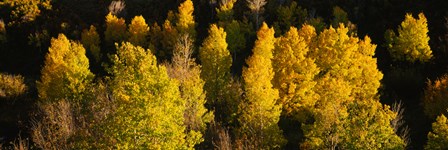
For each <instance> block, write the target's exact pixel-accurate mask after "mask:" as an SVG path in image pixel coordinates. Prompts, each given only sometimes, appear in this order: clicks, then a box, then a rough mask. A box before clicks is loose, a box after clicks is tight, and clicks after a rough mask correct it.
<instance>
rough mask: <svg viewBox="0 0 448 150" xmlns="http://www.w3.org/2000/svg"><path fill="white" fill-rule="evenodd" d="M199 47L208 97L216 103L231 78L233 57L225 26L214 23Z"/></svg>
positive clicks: (202, 74)
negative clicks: (228, 45)
mask: <svg viewBox="0 0 448 150" xmlns="http://www.w3.org/2000/svg"><path fill="white" fill-rule="evenodd" d="M208 33H209V35H208V37H207V38H205V40H204V42H203V43H202V46H201V47H200V49H199V58H200V61H201V64H202V69H203V70H202V72H201V77H202V79H204V80H205V87H204V89H205V91H206V92H207V99H208V100H210V101H211V102H212V103H214V102H215V101H216V100H217V98H218V96H219V95H220V90H221V89H222V88H223V87H224V85H225V84H226V82H227V81H229V79H230V66H231V65H232V58H231V56H230V53H229V50H227V43H226V33H225V32H224V29H223V28H220V27H218V26H216V24H212V25H211V26H210V28H209V30H208Z"/></svg>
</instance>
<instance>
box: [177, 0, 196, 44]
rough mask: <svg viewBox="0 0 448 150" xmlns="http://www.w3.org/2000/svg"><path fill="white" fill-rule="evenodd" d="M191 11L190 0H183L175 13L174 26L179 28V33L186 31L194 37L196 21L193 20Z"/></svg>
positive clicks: (192, 9) (191, 4) (191, 3)
mask: <svg viewBox="0 0 448 150" xmlns="http://www.w3.org/2000/svg"><path fill="white" fill-rule="evenodd" d="M193 12H194V6H193V2H192V1H191V0H185V1H184V2H183V3H181V4H180V6H179V8H178V13H177V14H176V17H177V22H176V27H177V29H178V30H179V33H181V34H186V33H188V34H189V35H190V36H191V37H193V39H194V38H195V37H196V30H195V27H196V23H195V21H194V16H193Z"/></svg>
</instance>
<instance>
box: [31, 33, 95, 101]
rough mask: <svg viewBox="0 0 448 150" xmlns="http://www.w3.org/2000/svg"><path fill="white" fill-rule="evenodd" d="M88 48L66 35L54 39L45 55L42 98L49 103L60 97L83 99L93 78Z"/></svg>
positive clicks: (38, 83) (41, 84) (40, 83)
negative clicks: (87, 55)
mask: <svg viewBox="0 0 448 150" xmlns="http://www.w3.org/2000/svg"><path fill="white" fill-rule="evenodd" d="M85 53H86V50H85V49H84V47H83V46H82V45H81V44H79V43H77V42H74V41H70V40H69V39H67V37H65V35H64V34H59V36H58V38H53V39H51V46H50V48H49V49H48V54H47V55H46V56H45V65H44V67H43V68H42V71H41V73H42V75H41V78H40V81H38V82H37V90H38V92H39V98H40V99H41V100H42V101H45V102H52V101H58V100H60V99H68V100H80V99H81V98H82V94H83V92H84V91H85V90H86V88H87V87H88V84H89V83H90V82H91V80H92V79H93V74H92V73H91V72H90V70H89V60H88V59H87V57H86V55H85Z"/></svg>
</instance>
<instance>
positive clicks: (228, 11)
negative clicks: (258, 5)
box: [216, 0, 236, 23]
mask: <svg viewBox="0 0 448 150" xmlns="http://www.w3.org/2000/svg"><path fill="white" fill-rule="evenodd" d="M235 2H236V0H223V1H220V3H219V8H216V16H217V17H218V20H219V21H220V22H223V23H228V22H231V21H233V19H234V17H233V14H234V11H233V6H234V4H235Z"/></svg>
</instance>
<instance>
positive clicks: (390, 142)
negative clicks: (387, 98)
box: [340, 99, 405, 149]
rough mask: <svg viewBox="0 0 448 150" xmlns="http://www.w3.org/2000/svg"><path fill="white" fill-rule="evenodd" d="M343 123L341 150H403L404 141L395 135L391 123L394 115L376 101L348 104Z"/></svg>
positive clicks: (367, 100) (385, 106) (357, 101)
mask: <svg viewBox="0 0 448 150" xmlns="http://www.w3.org/2000/svg"><path fill="white" fill-rule="evenodd" d="M347 108H348V114H349V115H348V117H347V119H346V121H345V122H344V125H343V129H344V130H345V134H344V135H345V136H343V137H342V139H341V140H342V141H341V142H340V143H341V145H340V147H341V149H364V148H366V147H368V148H373V149H405V143H404V141H403V140H402V139H401V138H400V137H399V136H398V135H396V134H395V131H394V128H393V127H391V124H390V123H391V121H392V120H393V119H394V118H395V117H396V113H394V112H393V111H391V110H390V108H389V106H387V105H384V106H383V105H382V104H381V103H380V102H379V101H378V100H375V99H365V100H356V101H355V102H353V103H351V104H349V105H348V106H347Z"/></svg>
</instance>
